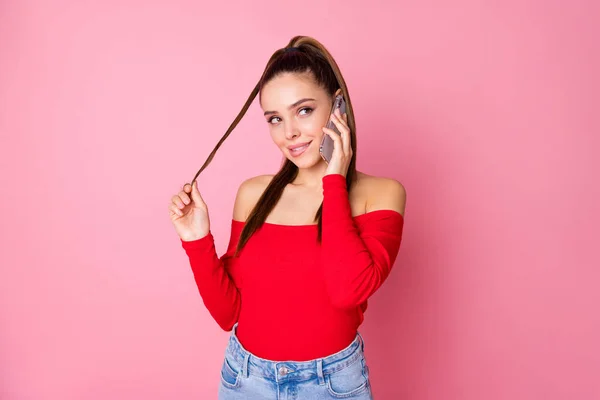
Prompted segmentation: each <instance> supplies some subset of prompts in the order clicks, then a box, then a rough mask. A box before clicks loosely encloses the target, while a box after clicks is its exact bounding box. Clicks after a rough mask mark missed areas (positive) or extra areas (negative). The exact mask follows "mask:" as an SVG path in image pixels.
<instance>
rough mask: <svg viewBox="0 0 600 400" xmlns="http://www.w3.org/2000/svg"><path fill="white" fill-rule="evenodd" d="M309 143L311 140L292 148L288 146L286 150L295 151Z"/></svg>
mask: <svg viewBox="0 0 600 400" xmlns="http://www.w3.org/2000/svg"><path fill="white" fill-rule="evenodd" d="M310 142H312V140H309V141H308V142H304V143H299V144H295V145H293V146H288V150H294V149H297V148H298V147H302V146H305V145H307V144H309V143H310Z"/></svg>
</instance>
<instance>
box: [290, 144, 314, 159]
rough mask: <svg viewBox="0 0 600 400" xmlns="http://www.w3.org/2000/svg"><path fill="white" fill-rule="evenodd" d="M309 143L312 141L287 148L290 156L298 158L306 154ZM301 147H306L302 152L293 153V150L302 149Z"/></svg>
mask: <svg viewBox="0 0 600 400" xmlns="http://www.w3.org/2000/svg"><path fill="white" fill-rule="evenodd" d="M311 143H312V140H311V141H310V142H307V143H304V144H297V145H294V146H293V147H288V150H289V152H290V155H291V156H292V157H300V156H301V155H302V154H304V153H306V151H307V150H308V148H309V147H310V145H311ZM302 146H306V148H305V149H304V150H302V151H301V152H300V153H294V150H293V149H297V148H298V147H302Z"/></svg>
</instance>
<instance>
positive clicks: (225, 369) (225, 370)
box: [221, 355, 241, 389]
mask: <svg viewBox="0 0 600 400" xmlns="http://www.w3.org/2000/svg"><path fill="white" fill-rule="evenodd" d="M240 375H241V374H240V369H239V367H237V365H236V364H235V362H233V361H232V360H231V358H230V357H229V356H227V355H225V358H224V360H223V365H222V366H221V383H222V384H223V386H225V387H227V388H230V389H235V388H237V387H238V386H239V385H240Z"/></svg>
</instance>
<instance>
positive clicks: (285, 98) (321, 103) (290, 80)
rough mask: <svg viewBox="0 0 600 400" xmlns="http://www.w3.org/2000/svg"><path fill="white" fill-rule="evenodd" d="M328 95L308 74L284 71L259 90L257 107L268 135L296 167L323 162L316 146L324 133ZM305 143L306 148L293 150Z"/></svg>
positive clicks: (306, 166) (328, 110)
mask: <svg viewBox="0 0 600 400" xmlns="http://www.w3.org/2000/svg"><path fill="white" fill-rule="evenodd" d="M331 106H332V98H331V97H330V96H329V95H328V94H327V92H326V91H325V90H324V89H323V88H321V87H319V86H318V85H316V84H315V83H314V81H313V79H312V77H311V76H310V75H309V74H292V73H287V74H284V75H280V76H278V77H277V78H274V79H272V80H271V81H270V82H269V83H267V84H266V85H265V86H263V88H262V91H261V108H262V109H263V112H264V114H265V115H264V118H265V121H266V122H267V124H268V127H269V131H270V133H271V138H272V139H273V142H274V143H275V145H276V146H277V147H278V148H279V149H280V150H281V152H282V153H283V155H284V156H285V157H287V158H288V159H289V160H290V161H292V162H293V163H294V164H296V166H297V167H298V168H308V167H312V166H314V165H316V164H317V163H319V162H324V161H323V159H322V158H321V155H320V154H319V145H320V144H321V139H322V137H323V135H325V133H324V132H323V129H322V128H323V127H324V126H325V125H326V124H327V120H328V118H329V113H330V111H331ZM306 143H308V146H307V147H303V148H300V149H298V150H293V149H292V148H291V147H297V146H298V145H303V144H306Z"/></svg>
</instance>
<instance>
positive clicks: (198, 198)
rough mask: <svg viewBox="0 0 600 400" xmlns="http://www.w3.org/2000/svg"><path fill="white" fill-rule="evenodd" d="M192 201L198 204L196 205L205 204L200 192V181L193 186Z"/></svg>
mask: <svg viewBox="0 0 600 400" xmlns="http://www.w3.org/2000/svg"><path fill="white" fill-rule="evenodd" d="M192 200H193V201H194V203H196V205H199V204H204V199H203V198H202V195H201V194H200V191H199V190H198V181H194V184H193V186H192Z"/></svg>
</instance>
